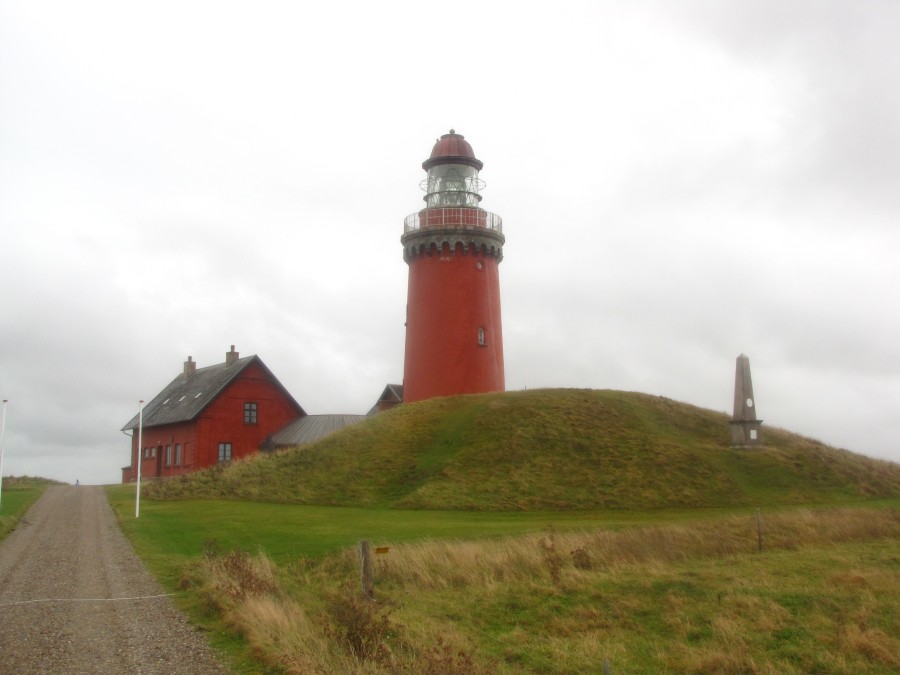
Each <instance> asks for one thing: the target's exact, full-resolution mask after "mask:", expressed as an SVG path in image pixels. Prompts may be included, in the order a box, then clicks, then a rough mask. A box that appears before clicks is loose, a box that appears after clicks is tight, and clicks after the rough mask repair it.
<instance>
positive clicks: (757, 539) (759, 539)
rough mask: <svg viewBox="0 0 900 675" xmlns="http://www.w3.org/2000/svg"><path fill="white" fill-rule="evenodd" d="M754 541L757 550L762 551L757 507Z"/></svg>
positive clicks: (760, 526) (760, 527) (760, 519)
mask: <svg viewBox="0 0 900 675" xmlns="http://www.w3.org/2000/svg"><path fill="white" fill-rule="evenodd" d="M756 541H757V546H758V547H759V550H760V551H762V518H761V517H760V515H759V509H756Z"/></svg>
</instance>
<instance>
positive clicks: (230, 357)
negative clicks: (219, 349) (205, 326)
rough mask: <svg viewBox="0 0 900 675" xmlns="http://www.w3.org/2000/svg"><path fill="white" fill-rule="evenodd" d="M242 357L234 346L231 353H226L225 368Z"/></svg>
mask: <svg viewBox="0 0 900 675" xmlns="http://www.w3.org/2000/svg"><path fill="white" fill-rule="evenodd" d="M240 356H241V355H240V354H239V353H238V352H236V351H234V345H231V351H230V352H225V366H226V367H227V366H230V365H232V364H233V363H234V362H235V361H237V360H238V359H239V358H240Z"/></svg>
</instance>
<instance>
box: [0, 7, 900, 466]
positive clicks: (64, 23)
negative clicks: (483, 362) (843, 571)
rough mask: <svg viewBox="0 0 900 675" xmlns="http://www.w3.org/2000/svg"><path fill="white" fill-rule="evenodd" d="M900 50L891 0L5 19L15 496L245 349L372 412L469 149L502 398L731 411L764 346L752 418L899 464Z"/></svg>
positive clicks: (307, 402) (4, 167)
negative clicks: (406, 236)
mask: <svg viewBox="0 0 900 675" xmlns="http://www.w3.org/2000/svg"><path fill="white" fill-rule="evenodd" d="M898 35H900V3H897V2H896V1H895V0H883V1H880V2H879V1H864V0H854V1H852V2H850V1H848V0H841V1H839V2H836V1H831V2H829V1H828V0H816V1H802V0H793V1H792V2H784V0H771V1H770V0H747V1H740V2H727V3H723V2H712V1H710V2H699V1H697V2H673V1H672V0H645V1H638V2H634V1H629V2H613V1H598V0H588V1H586V2H572V1H568V0H560V1H559V2H553V3H545V2H542V3H533V2H515V3H513V2H489V1H485V2H482V3H468V4H447V3H427V2H421V1H417V2H412V1H410V2H368V1H365V2H362V1H360V2H340V1H336V2H330V3H326V2H319V3H297V2H259V3H237V2H221V1H219V2H197V1H190V0H188V1H185V0H179V1H177V2H121V1H118V0H116V1H110V2H97V1H96V0H85V1H83V2H77V3H70V2H46V1H42V0H5V1H4V2H2V3H0V398H6V399H9V404H8V408H7V420H6V439H5V445H4V454H5V461H4V467H3V473H4V474H6V475H10V474H12V475H22V474H31V475H42V476H47V477H50V478H56V479H60V480H64V481H71V482H74V481H75V480H76V478H77V479H80V480H81V482H82V483H108V482H118V481H119V480H120V479H121V472H120V469H121V467H122V466H123V465H124V464H125V463H126V462H127V461H128V452H129V439H128V438H127V437H126V436H125V435H123V434H122V433H121V432H120V431H119V429H120V428H121V427H122V426H123V425H124V424H125V423H126V422H128V421H129V419H130V418H131V417H132V416H133V415H134V414H136V413H137V411H138V401H139V400H140V399H145V400H149V399H151V398H153V397H154V396H155V395H156V394H157V393H158V392H159V390H160V389H162V388H163V387H164V386H165V385H166V384H167V383H168V382H169V381H171V380H172V379H173V378H174V377H175V376H176V375H177V374H178V373H179V372H181V370H182V363H183V362H184V361H185V360H186V358H187V356H188V355H191V356H192V357H193V359H194V360H195V361H197V362H198V365H199V366H200V367H203V366H207V365H213V364H216V363H221V362H223V361H224V355H225V352H226V351H227V350H228V349H229V346H230V345H232V344H234V345H235V346H236V349H237V350H238V351H239V352H240V353H241V355H242V356H248V355H251V354H258V355H259V356H260V357H261V358H262V359H263V361H264V362H265V363H266V364H267V365H268V366H269V367H270V368H271V370H272V371H273V372H274V373H275V375H276V376H277V377H278V378H279V379H280V380H281V382H282V383H283V384H284V385H285V386H286V387H287V389H288V390H289V391H290V392H291V393H292V394H293V396H294V398H296V399H297V401H298V402H299V403H300V404H301V405H302V406H303V407H304V408H305V409H306V411H307V412H308V413H311V414H318V413H337V412H342V413H364V412H366V411H367V410H368V409H369V407H370V406H371V405H372V404H373V403H374V402H375V400H376V398H377V397H378V395H379V394H380V393H381V390H382V389H383V387H384V385H385V384H386V383H388V382H398V383H399V382H401V381H402V378H403V349H404V328H403V321H404V308H405V304H406V276H407V267H406V265H405V263H404V262H403V257H402V248H401V245H400V241H399V239H400V235H401V234H402V229H403V218H404V217H405V216H406V215H408V214H409V213H412V212H414V211H416V210H418V209H419V208H420V207H421V206H422V201H421V200H422V196H423V193H422V192H421V190H420V189H419V183H420V181H421V180H422V179H423V178H424V177H425V174H424V172H423V171H422V168H421V164H422V161H423V160H425V159H426V158H427V157H428V156H429V154H430V152H431V148H432V146H433V144H434V141H435V139H436V138H437V137H439V136H440V135H441V134H444V133H447V132H448V130H449V129H450V128H451V127H452V128H454V129H455V130H456V131H457V132H459V133H462V134H463V135H465V137H466V140H468V141H469V142H470V143H471V144H472V146H473V148H474V150H475V154H476V155H477V157H478V158H479V159H481V160H482V161H483V162H484V169H483V170H482V172H481V178H483V179H484V180H485V182H486V183H487V187H486V189H485V190H484V191H483V193H482V194H483V196H484V200H483V202H482V206H483V207H484V208H486V209H487V210H489V211H493V212H495V213H498V214H499V215H500V216H502V217H503V225H504V233H505V235H506V240H507V243H506V246H505V247H504V255H505V257H504V259H503V262H502V264H501V266H500V283H501V296H502V303H503V331H504V348H505V353H506V378H507V388H508V389H510V390H517V389H523V388H526V387H528V388H535V387H584V388H594V389H607V388H610V389H622V390H631V391H642V392H647V393H651V394H657V395H662V396H667V397H669V398H673V399H676V400H679V401H685V402H688V403H692V404H695V405H698V406H702V407H705V408H711V409H713V410H717V411H724V412H728V413H730V412H731V405H732V396H733V388H734V370H735V359H736V357H737V356H738V354H740V353H745V354H747V355H748V356H749V357H750V365H751V369H752V374H753V383H754V388H755V394H756V399H757V403H758V412H759V415H760V417H761V418H762V419H764V420H765V424H764V427H763V429H765V426H767V425H774V426H779V427H783V428H786V429H789V430H791V431H796V432H799V433H802V434H804V435H808V436H812V437H815V438H818V439H820V440H822V441H824V442H827V443H829V444H832V445H837V446H839V447H845V448H848V449H850V450H853V451H855V452H860V453H864V454H867V455H870V456H874V457H882V458H888V459H892V460H894V461H900V440H898V439H900V311H898V309H900V234H898V226H900V222H898V218H900V84H898V83H900V48H898V46H897V36H898ZM722 434H723V438H726V437H727V434H728V430H727V428H724V429H723V431H722Z"/></svg>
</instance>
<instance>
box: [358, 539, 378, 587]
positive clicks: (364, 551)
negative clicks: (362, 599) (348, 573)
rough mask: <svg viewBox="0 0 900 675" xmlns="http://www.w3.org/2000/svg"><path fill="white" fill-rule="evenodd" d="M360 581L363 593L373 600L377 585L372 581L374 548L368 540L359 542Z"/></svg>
mask: <svg viewBox="0 0 900 675" xmlns="http://www.w3.org/2000/svg"><path fill="white" fill-rule="evenodd" d="M359 581H360V583H361V584H362V591H363V593H365V594H366V596H368V597H370V598H371V597H372V596H373V595H374V594H375V585H374V582H373V579H372V546H371V544H369V540H368V539H362V540H360V542H359Z"/></svg>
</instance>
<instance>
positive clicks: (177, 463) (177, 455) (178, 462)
mask: <svg viewBox="0 0 900 675" xmlns="http://www.w3.org/2000/svg"><path fill="white" fill-rule="evenodd" d="M175 466H181V443H176V444H175Z"/></svg>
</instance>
